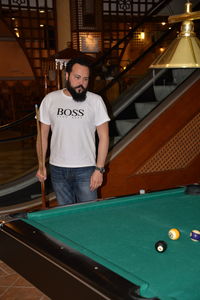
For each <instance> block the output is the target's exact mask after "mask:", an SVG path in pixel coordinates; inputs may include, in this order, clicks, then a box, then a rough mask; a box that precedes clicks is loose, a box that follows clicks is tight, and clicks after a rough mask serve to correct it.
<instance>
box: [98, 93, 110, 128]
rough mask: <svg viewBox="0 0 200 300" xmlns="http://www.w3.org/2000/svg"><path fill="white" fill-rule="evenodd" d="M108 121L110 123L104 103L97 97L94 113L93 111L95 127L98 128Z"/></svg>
mask: <svg viewBox="0 0 200 300" xmlns="http://www.w3.org/2000/svg"><path fill="white" fill-rule="evenodd" d="M108 121H110V118H109V116H108V112H107V109H106V106H105V103H104V102H103V99H102V98H101V97H100V96H99V97H98V100H97V106H96V111H95V125H96V126H99V125H101V124H103V123H105V122H108Z"/></svg>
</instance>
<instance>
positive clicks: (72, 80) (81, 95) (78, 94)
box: [66, 64, 89, 101]
mask: <svg viewBox="0 0 200 300" xmlns="http://www.w3.org/2000/svg"><path fill="white" fill-rule="evenodd" d="M66 80H67V83H66V87H67V89H68V91H69V93H70V94H71V96H72V98H73V99H74V100H75V101H84V100H85V98H86V92H87V87H88V83H89V69H88V67H86V66H82V65H79V64H75V65H73V67H72V71H71V73H70V74H68V73H66Z"/></svg>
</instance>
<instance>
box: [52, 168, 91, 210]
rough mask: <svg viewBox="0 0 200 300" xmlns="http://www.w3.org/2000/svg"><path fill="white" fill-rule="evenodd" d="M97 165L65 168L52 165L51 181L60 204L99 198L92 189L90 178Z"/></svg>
mask: <svg viewBox="0 0 200 300" xmlns="http://www.w3.org/2000/svg"><path fill="white" fill-rule="evenodd" d="M94 169H95V167H82V168H64V167H57V166H53V165H50V173H51V182H52V185H53V189H54V192H55V194H56V199H57V202H58V204H59V205H67V204H74V203H79V202H86V201H91V200H95V199H97V191H96V190H95V191H91V190H90V178H91V175H92V173H93V172H94Z"/></svg>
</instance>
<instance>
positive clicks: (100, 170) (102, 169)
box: [95, 167, 105, 174]
mask: <svg viewBox="0 0 200 300" xmlns="http://www.w3.org/2000/svg"><path fill="white" fill-rule="evenodd" d="M95 170H97V171H99V172H100V173H101V174H103V173H104V172H105V168H99V167H95Z"/></svg>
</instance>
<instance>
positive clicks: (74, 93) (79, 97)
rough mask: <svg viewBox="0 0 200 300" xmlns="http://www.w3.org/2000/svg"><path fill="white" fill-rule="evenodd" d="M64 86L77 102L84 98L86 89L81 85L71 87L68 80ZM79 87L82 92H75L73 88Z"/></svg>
mask: <svg viewBox="0 0 200 300" xmlns="http://www.w3.org/2000/svg"><path fill="white" fill-rule="evenodd" d="M66 88H67V90H68V91H69V92H70V94H71V95H72V98H73V99H74V100H75V101H77V102H83V101H85V99H86V93H87V89H85V88H84V87H83V86H82V85H78V86H76V87H72V86H71V83H70V81H69V80H67V82H66ZM77 88H81V89H82V92H79V93H77V92H76V90H75V89H77Z"/></svg>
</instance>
